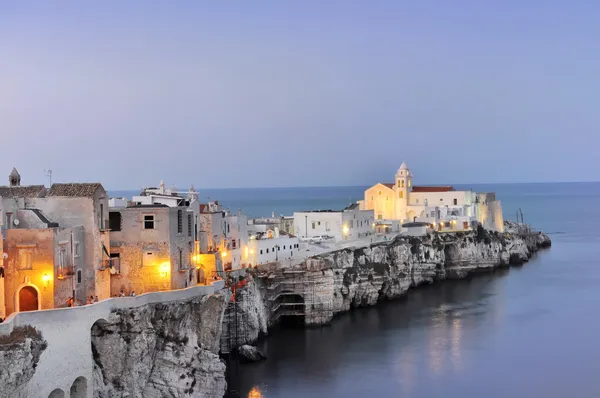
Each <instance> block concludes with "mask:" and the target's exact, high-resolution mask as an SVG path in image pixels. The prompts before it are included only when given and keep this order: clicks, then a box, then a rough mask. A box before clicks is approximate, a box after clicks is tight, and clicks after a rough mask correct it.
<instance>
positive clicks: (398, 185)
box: [398, 180, 400, 188]
mask: <svg viewBox="0 0 600 398" xmlns="http://www.w3.org/2000/svg"><path fill="white" fill-rule="evenodd" d="M398 188H400V180H398Z"/></svg>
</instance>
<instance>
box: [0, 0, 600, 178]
mask: <svg viewBox="0 0 600 398" xmlns="http://www.w3.org/2000/svg"><path fill="white" fill-rule="evenodd" d="M598 15H600V2H598V1H586V0H578V1H571V2H567V1H562V0H561V1H557V0H545V1H539V0H536V1H531V0H505V1H497V0H494V1H488V0H472V1H466V0H454V1H446V0H439V1H432V0H419V1H409V0H407V1H375V0H374V1H368V2H367V1H347V0H346V1H335V0H331V1H311V0H305V1H289V2H288V1H285V2H282V1H259V0H257V1H250V2H241V1H218V2H209V1H206V2H204V1H184V0H181V1H177V2H167V1H158V0H157V1H151V2H148V1H127V2H122V1H102V2H100V1H98V2H77V1H65V2H53V1H33V2H3V3H1V4H0V148H1V149H2V150H1V153H2V154H1V155H0V183H2V180H1V179H2V178H3V177H1V174H2V173H3V171H2V170H4V173H5V174H6V175H7V176H8V174H9V173H10V171H11V169H12V167H13V166H16V167H17V169H18V170H19V172H20V173H21V176H22V183H23V184H35V183H45V182H47V178H46V176H45V172H44V170H47V169H51V170H52V171H53V181H63V182H67V181H70V182H76V181H99V182H102V183H103V185H104V186H105V187H106V188H107V189H137V188H139V187H142V186H148V185H157V184H158V182H159V181H160V180H164V181H165V183H166V184H167V185H177V186H189V184H190V183H193V184H194V185H195V186H196V187H206V188H224V187H277V186H282V187H290V186H329V185H332V186H338V185H370V184H373V183H376V182H378V181H388V180H392V179H393V176H394V174H395V172H396V170H397V169H398V167H399V166H400V164H401V163H402V161H406V162H407V164H408V165H409V167H410V168H411V170H412V173H413V175H414V181H415V184H444V183H482V182H491V183H495V182H542V181H598V180H600V162H599V161H598V148H600V111H599V110H598V104H600V98H599V97H600V76H599V74H600V40H598V38H599V37H600V24H598V23H597V21H598Z"/></svg>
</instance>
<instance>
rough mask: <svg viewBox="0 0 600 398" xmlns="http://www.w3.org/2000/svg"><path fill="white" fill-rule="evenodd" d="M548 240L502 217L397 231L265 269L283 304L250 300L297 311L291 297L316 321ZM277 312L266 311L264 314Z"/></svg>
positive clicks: (513, 256)
mask: <svg viewBox="0 0 600 398" xmlns="http://www.w3.org/2000/svg"><path fill="white" fill-rule="evenodd" d="M550 244H551V242H550V239H549V238H548V237H547V236H546V235H545V234H543V233H541V232H537V231H533V230H531V229H530V228H529V227H528V226H525V225H520V224H516V223H511V222H507V223H506V232H504V233H498V232H493V231H487V230H485V229H483V228H482V227H480V228H478V229H476V230H474V231H468V232H457V233H443V234H439V233H434V234H429V235H427V236H424V237H419V238H415V237H405V236H398V237H396V238H395V239H394V240H392V241H387V242H382V243H377V244H373V245H370V246H368V247H361V248H348V249H343V250H338V251H334V252H330V253H325V254H322V255H318V256H315V257H311V258H309V259H307V260H306V261H305V262H304V263H303V264H301V265H300V266H298V267H296V268H295V271H298V272H291V270H290V269H288V270H287V271H285V270H275V271H274V270H272V269H271V270H269V271H268V272H265V273H263V276H262V280H263V283H265V285H266V287H267V289H269V288H270V290H271V291H279V292H280V293H279V295H275V296H273V297H270V300H271V301H277V302H279V303H283V301H284V300H288V302H287V303H283V306H278V305H272V303H266V302H265V301H266V300H263V302H262V303H261V302H260V300H258V299H257V300H254V302H255V303H257V304H260V305H262V306H264V307H268V308H274V309H275V310H274V311H279V312H280V314H279V315H282V316H286V315H288V316H295V315H301V313H300V312H299V311H297V310H296V309H297V308H298V307H297V306H294V305H291V304H289V299H290V297H291V298H292V300H296V301H295V302H297V303H301V304H302V305H303V307H304V311H303V312H304V317H305V319H304V321H305V324H307V325H311V324H322V323H326V322H329V321H330V320H331V319H332V317H333V316H334V315H335V314H336V313H339V312H343V311H348V310H349V309H351V308H353V307H361V306H370V305H375V304H376V303H377V302H379V301H381V300H386V299H393V298H396V297H400V296H402V295H404V294H406V293H407V291H408V290H409V289H410V288H413V287H416V286H419V285H421V284H425V283H433V282H435V281H440V280H444V279H458V278H464V277H466V276H467V275H469V274H471V273H474V272H479V271H488V270H492V269H494V268H496V267H501V266H508V265H509V264H522V263H524V262H526V261H527V260H528V259H529V258H530V257H531V256H532V255H533V253H534V252H535V251H537V250H538V249H540V248H543V247H548V246H550ZM280 286H283V287H280ZM277 289H279V290H277ZM296 293H297V294H296ZM263 296H264V295H263ZM263 298H264V297H263ZM295 310H296V311H295ZM278 318H279V316H277V314H270V319H272V320H277V319H278Z"/></svg>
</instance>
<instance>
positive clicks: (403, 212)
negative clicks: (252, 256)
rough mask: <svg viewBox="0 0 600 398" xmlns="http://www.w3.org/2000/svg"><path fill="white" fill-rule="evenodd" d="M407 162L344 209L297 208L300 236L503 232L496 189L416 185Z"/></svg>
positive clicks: (340, 236)
mask: <svg viewBox="0 0 600 398" xmlns="http://www.w3.org/2000/svg"><path fill="white" fill-rule="evenodd" d="M412 180H413V175H412V173H411V171H410V169H409V168H408V166H407V165H406V163H404V162H402V165H401V166H400V168H399V169H398V171H397V172H396V175H395V178H394V181H393V182H391V183H377V184H375V185H373V186H372V187H370V188H368V189H367V190H365V193H364V199H363V200H360V201H358V202H357V203H355V204H353V205H351V206H349V207H347V208H345V209H343V210H339V211H334V210H317V211H307V212H298V213H294V229H295V231H296V234H297V235H298V236H299V237H300V238H308V239H310V238H312V237H314V236H323V235H327V236H332V237H334V238H335V239H336V240H347V239H348V240H353V239H359V238H361V237H364V236H367V235H370V234H372V233H390V232H397V233H400V232H404V233H408V234H416V235H420V234H424V233H427V232H430V231H433V230H435V231H438V232H444V231H448V232H450V231H465V230H470V229H472V228H473V227H474V226H475V225H476V224H481V225H483V226H484V227H485V228H486V229H490V230H496V231H503V230H504V219H503V216H502V205H501V203H500V201H498V200H496V195H495V194H494V193H481V192H473V191H470V190H469V191H459V190H456V189H455V188H454V187H452V186H417V185H413V182H412Z"/></svg>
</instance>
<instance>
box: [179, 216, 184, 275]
mask: <svg viewBox="0 0 600 398" xmlns="http://www.w3.org/2000/svg"><path fill="white" fill-rule="evenodd" d="M179 211H181V210H179ZM179 269H183V249H179Z"/></svg>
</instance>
